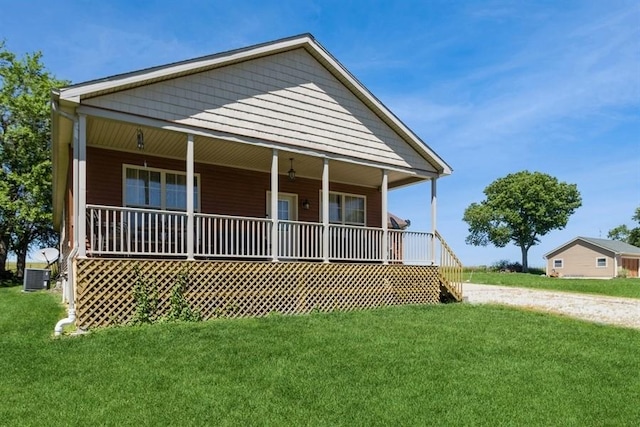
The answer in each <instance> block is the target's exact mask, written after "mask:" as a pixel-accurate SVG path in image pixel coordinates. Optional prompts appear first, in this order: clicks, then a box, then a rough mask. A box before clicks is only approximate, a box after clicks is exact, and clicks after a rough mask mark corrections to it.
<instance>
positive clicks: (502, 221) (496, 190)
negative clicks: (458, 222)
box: [463, 171, 582, 271]
mask: <svg viewBox="0 0 640 427" xmlns="http://www.w3.org/2000/svg"><path fill="white" fill-rule="evenodd" d="M484 194H485V196H486V199H485V200H483V201H482V202H480V203H472V204H471V205H470V206H469V207H468V208H467V209H466V210H465V212H464V217H463V220H464V221H465V222H466V223H467V224H469V235H468V236H467V238H466V242H467V243H468V244H471V245H475V246H487V245H488V244H490V243H491V244H493V245H494V246H497V247H499V248H502V247H505V246H506V245H507V244H508V243H509V242H512V243H513V244H514V245H516V246H518V247H519V248H520V250H521V252H522V269H523V271H527V270H528V264H529V263H528V260H527V256H528V253H529V249H530V248H531V247H532V246H534V245H536V244H538V243H539V242H540V236H544V235H545V234H547V233H548V232H549V231H551V230H555V229H562V228H564V227H565V226H566V225H567V222H568V221H569V217H570V216H571V215H572V214H573V213H574V212H575V210H576V209H577V208H579V207H580V206H581V205H582V199H581V197H580V192H578V188H577V186H576V185H575V184H567V183H564V182H559V181H558V180H557V179H556V178H554V177H552V176H550V175H547V174H544V173H541V172H529V171H522V172H517V173H513V174H509V175H507V176H506V177H504V178H499V179H496V180H495V181H494V182H492V183H491V184H490V185H489V186H488V187H487V188H485V189H484Z"/></svg>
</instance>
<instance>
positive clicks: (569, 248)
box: [544, 237, 640, 278]
mask: <svg viewBox="0 0 640 427" xmlns="http://www.w3.org/2000/svg"><path fill="white" fill-rule="evenodd" d="M544 257H545V258H546V260H547V263H546V271H547V275H551V274H553V273H555V274H558V275H560V276H562V277H604V278H612V277H617V276H618V275H619V273H620V270H621V269H624V270H626V271H627V272H628V276H629V277H639V276H640V248H638V247H636V246H632V245H630V244H628V243H625V242H619V241H615V240H606V239H596V238H591V237H576V238H575V239H573V240H571V241H569V242H567V243H565V244H564V245H562V246H560V247H558V248H556V249H554V250H552V251H551V252H549V253H547V254H546V255H545V256H544Z"/></svg>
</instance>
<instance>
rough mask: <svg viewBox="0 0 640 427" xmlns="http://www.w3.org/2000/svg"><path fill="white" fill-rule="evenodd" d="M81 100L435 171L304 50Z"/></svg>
mask: <svg viewBox="0 0 640 427" xmlns="http://www.w3.org/2000/svg"><path fill="white" fill-rule="evenodd" d="M83 103H84V104H87V105H91V106H95V107H100V108H105V109H110V110H114V111H123V112H126V113H130V114H136V115H141V116H146V117H151V118H155V119H160V120H164V121H169V122H174V123H179V124H182V125H188V126H195V127H200V128H205V129H210V130H215V131H221V132H226V133H229V134H236V135H242V136H245V137H249V138H257V139H260V140H267V141H272V142H274V143H282V144H289V145H294V146H298V147H302V148H305V149H312V150H314V151H319V152H329V153H333V154H338V155H343V156H348V157H355V158H358V159H363V160H368V161H376V162H380V163H383V164H389V165H392V166H399V167H406V168H412V169H417V170H421V171H425V172H435V171H436V170H435V168H434V167H433V166H432V165H430V164H429V163H428V162H427V160H426V159H424V158H423V157H421V156H420V155H419V154H418V153H417V152H416V151H415V150H414V149H413V148H412V147H411V146H410V145H409V144H408V143H407V142H405V141H404V140H403V139H402V138H400V137H399V136H398V134H396V133H395V132H394V131H393V130H392V129H391V128H390V127H389V126H388V125H387V124H386V123H384V122H383V121H382V120H381V119H380V118H379V117H377V116H376V115H375V114H374V113H373V112H372V111H371V110H370V109H369V108H368V107H367V106H366V105H365V104H364V103H363V102H362V101H360V100H359V99H358V98H357V97H356V96H355V95H354V94H353V93H352V92H350V91H349V90H347V89H346V88H345V87H344V86H343V85H342V83H341V82H340V81H338V80H337V79H336V78H335V77H334V76H333V75H332V74H331V73H330V72H329V71H328V70H326V69H325V68H324V67H323V66H322V65H320V64H319V63H318V62H317V60H316V59H315V58H313V57H312V56H311V55H310V54H308V53H307V52H306V51H305V50H304V49H297V50H294V51H289V52H283V53H279V54H276V55H272V56H268V57H264V58H258V59H254V60H251V61H247V62H243V63H239V64H234V65H229V66H226V67H222V68H219V69H215V70H212V71H207V72H202V73H199V74H194V75H190V76H186V77H181V78H176V79H172V80H168V81H164V82H160V83H154V84H150V85H147V86H142V87H138V88H134V89H129V90H124V91H121V92H117V93H113V94H108V95H104V96H99V97H96V98H91V99H87V100H84V101H83Z"/></svg>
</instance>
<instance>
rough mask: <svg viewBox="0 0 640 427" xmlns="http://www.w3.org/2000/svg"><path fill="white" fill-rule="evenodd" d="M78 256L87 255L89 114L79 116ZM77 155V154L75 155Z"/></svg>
mask: <svg viewBox="0 0 640 427" xmlns="http://www.w3.org/2000/svg"><path fill="white" fill-rule="evenodd" d="M77 156H78V176H77V180H78V193H77V194H76V195H75V197H77V198H78V212H76V220H77V221H78V222H77V224H76V228H77V229H78V256H80V257H85V256H87V116H86V115H84V114H80V115H79V116H78V153H77ZM74 157H75V156H74Z"/></svg>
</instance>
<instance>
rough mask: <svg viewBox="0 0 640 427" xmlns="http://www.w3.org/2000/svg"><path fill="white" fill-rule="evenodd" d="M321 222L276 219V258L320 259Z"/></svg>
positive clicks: (321, 253)
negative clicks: (277, 239) (277, 240)
mask: <svg viewBox="0 0 640 427" xmlns="http://www.w3.org/2000/svg"><path fill="white" fill-rule="evenodd" d="M322 228H323V227H322V223H318V222H302V221H278V238H279V239H280V241H279V242H278V259H301V260H321V259H322V255H323V252H322Z"/></svg>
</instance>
